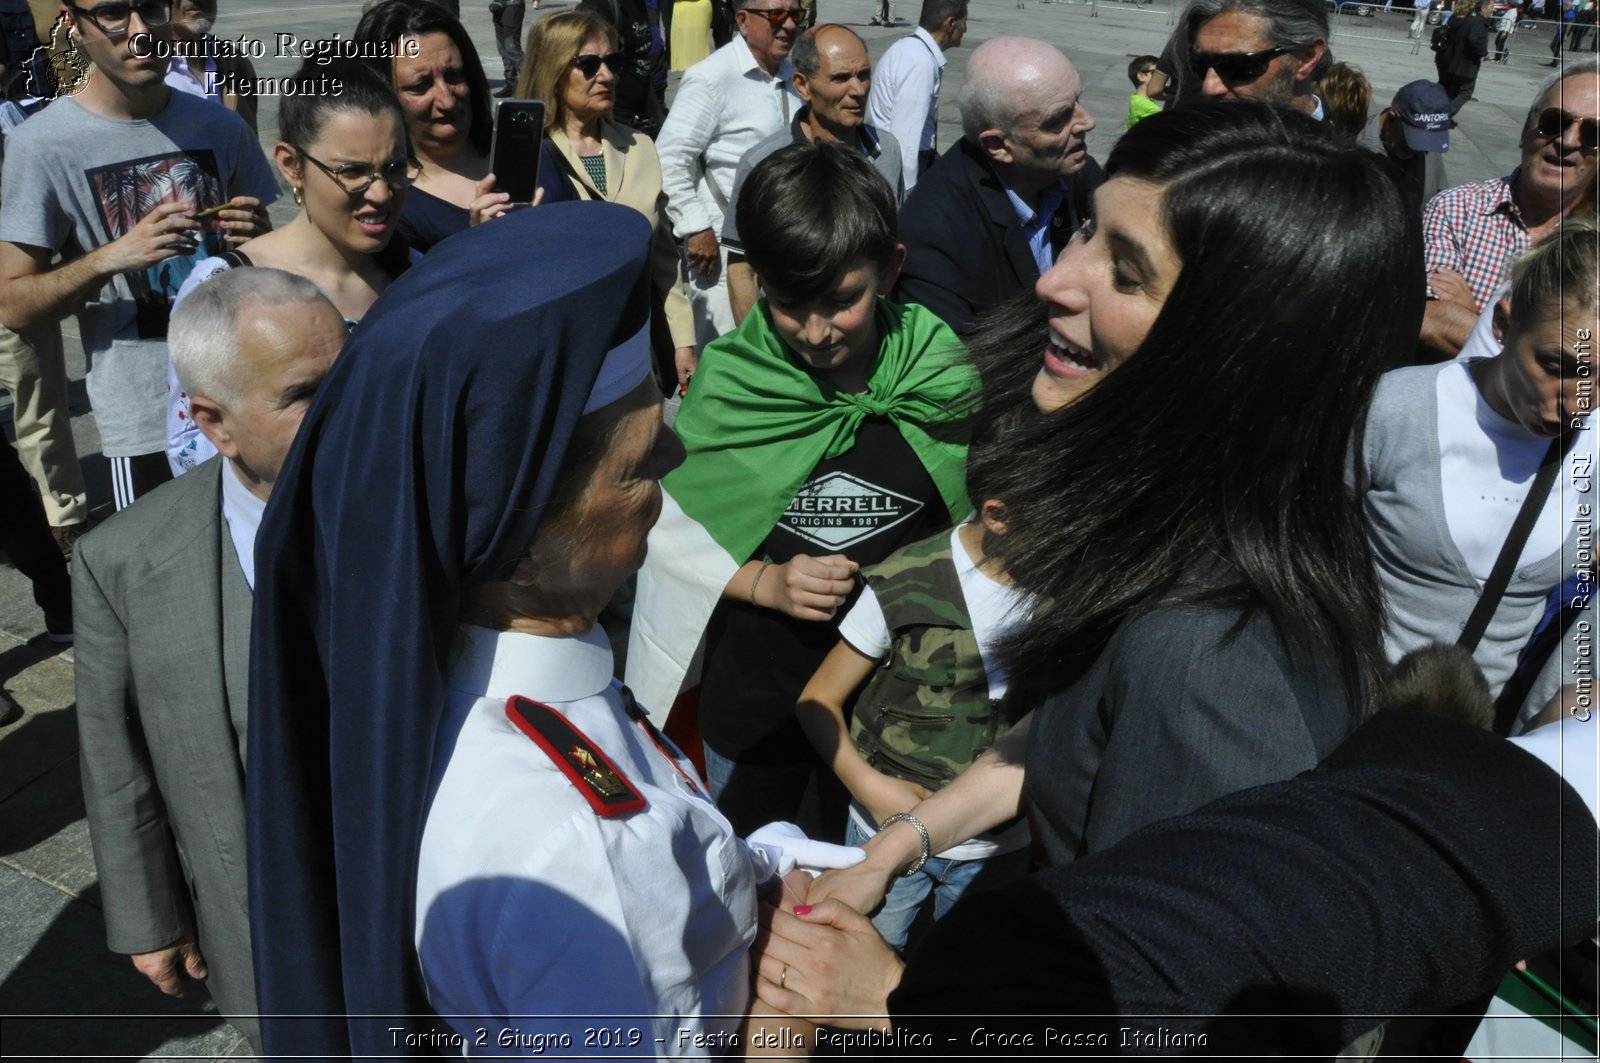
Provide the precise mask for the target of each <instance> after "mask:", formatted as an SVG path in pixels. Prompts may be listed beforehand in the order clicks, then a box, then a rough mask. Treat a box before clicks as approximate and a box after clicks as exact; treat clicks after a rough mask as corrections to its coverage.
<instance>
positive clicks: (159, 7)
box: [67, 0, 172, 37]
mask: <svg viewBox="0 0 1600 1063" xmlns="http://www.w3.org/2000/svg"><path fill="white" fill-rule="evenodd" d="M67 6H68V7H70V8H72V10H73V12H74V13H76V14H79V15H82V16H83V17H84V18H86V19H88V20H89V21H90V22H92V23H94V25H95V27H96V28H97V29H98V30H99V31H100V32H101V33H104V34H105V35H106V36H107V37H115V36H117V35H119V34H122V33H126V32H127V31H128V23H129V22H130V20H131V19H132V18H133V13H134V12H135V11H137V12H139V21H141V22H143V23H144V24H145V25H146V26H152V27H153V26H165V25H166V24H167V23H169V22H171V21H172V0H135V2H134V3H131V4H96V5H95V6H94V7H79V6H78V5H76V4H68V5H67Z"/></svg>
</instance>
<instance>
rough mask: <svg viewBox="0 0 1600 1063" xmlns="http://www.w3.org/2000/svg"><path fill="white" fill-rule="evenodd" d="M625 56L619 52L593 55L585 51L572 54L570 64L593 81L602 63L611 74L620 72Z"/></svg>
mask: <svg viewBox="0 0 1600 1063" xmlns="http://www.w3.org/2000/svg"><path fill="white" fill-rule="evenodd" d="M626 58H627V56H625V55H623V54H622V53H621V52H610V53H608V54H606V55H594V54H592V53H588V52H585V53H584V54H583V55H577V56H573V58H572V65H573V66H575V67H577V68H578V73H580V74H582V75H583V76H584V77H586V78H588V79H589V80H590V81H593V80H594V78H595V75H596V74H598V73H600V64H601V63H604V64H605V65H606V69H607V70H609V71H611V72H612V73H613V74H620V73H622V63H623V60H625V59H626Z"/></svg>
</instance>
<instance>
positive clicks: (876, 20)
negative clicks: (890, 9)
mask: <svg viewBox="0 0 1600 1063" xmlns="http://www.w3.org/2000/svg"><path fill="white" fill-rule="evenodd" d="M867 25H869V26H881V25H883V19H881V18H879V17H878V16H877V15H873V16H872V17H871V18H870V19H868V20H867Z"/></svg>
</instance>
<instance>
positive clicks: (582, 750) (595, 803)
mask: <svg viewBox="0 0 1600 1063" xmlns="http://www.w3.org/2000/svg"><path fill="white" fill-rule="evenodd" d="M506 719H508V720H510V721H511V723H512V725H513V726H514V727H516V729H517V730H519V731H521V732H522V733H523V734H525V735H527V736H528V737H529V738H531V739H533V743H534V745H536V746H538V747H539V748H540V749H542V750H544V753H545V755H546V756H548V757H549V758H550V760H551V762H553V763H554V764H555V766H556V767H557V768H558V769H560V771H561V774H563V775H565V776H566V777H567V781H568V782H570V783H572V785H573V788H574V789H576V790H577V791H578V793H580V794H582V795H583V798H584V800H585V801H588V802H589V807H590V808H592V809H594V812H595V815H597V816H619V815H623V814H625V813H628V812H637V811H639V810H640V809H642V808H644V807H645V800H644V795H643V794H641V793H640V792H639V791H638V789H637V788H636V787H635V786H634V785H633V783H631V782H629V781H628V778H627V776H625V775H623V774H622V772H621V771H619V770H618V769H617V766H616V764H615V763H613V762H612V760H611V758H610V757H608V756H606V754H605V751H604V750H602V749H601V748H600V747H599V746H597V745H595V744H594V743H593V742H591V741H590V740H589V736H588V735H586V734H584V733H583V732H582V731H580V730H578V728H577V727H576V726H575V725H574V724H573V722H572V721H571V720H569V719H567V718H566V717H565V716H563V715H562V714H561V713H559V712H557V711H556V710H555V709H552V708H551V707H550V706H548V705H545V704H543V703H542V702H538V701H534V700H532V699H531V698H522V697H512V698H509V699H508V700H507V701H506Z"/></svg>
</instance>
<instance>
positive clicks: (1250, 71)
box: [1189, 48, 1294, 85]
mask: <svg viewBox="0 0 1600 1063" xmlns="http://www.w3.org/2000/svg"><path fill="white" fill-rule="evenodd" d="M1292 51H1294V49H1293V48H1263V49H1262V50H1261V51H1259V52H1190V53H1189V68H1190V69H1191V70H1193V71H1194V76H1195V77H1197V78H1200V79H1201V80H1204V79H1205V76H1206V71H1207V70H1215V71H1216V72H1217V77H1219V78H1221V79H1222V81H1223V83H1224V84H1227V85H1248V84H1249V83H1250V82H1252V81H1255V80H1256V79H1257V78H1259V77H1260V76H1261V75H1262V74H1265V73H1266V72H1267V67H1269V66H1271V65H1272V61H1273V60H1274V59H1276V58H1278V56H1280V55H1288V54H1289V53H1290V52H1292Z"/></svg>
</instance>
